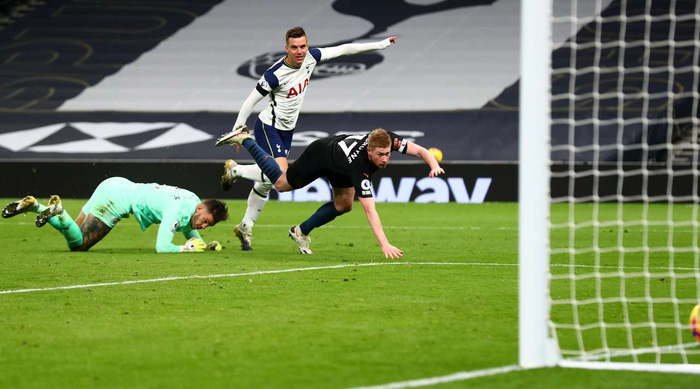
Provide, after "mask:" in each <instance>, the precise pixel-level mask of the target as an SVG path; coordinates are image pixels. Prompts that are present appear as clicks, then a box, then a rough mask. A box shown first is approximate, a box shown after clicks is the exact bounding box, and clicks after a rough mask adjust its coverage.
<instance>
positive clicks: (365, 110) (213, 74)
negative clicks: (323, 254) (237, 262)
mask: <svg viewBox="0 0 700 389" xmlns="http://www.w3.org/2000/svg"><path fill="white" fill-rule="evenodd" d="M585 3H586V2H584V4H580V5H579V6H580V7H581V8H583V15H585V14H586V12H588V13H589V14H592V13H593V12H594V9H593V8H594V6H593V4H592V2H591V4H590V5H586V4H585ZM690 3H691V2H688V4H690ZM606 4H607V5H606V6H607V7H608V10H610V11H611V12H615V7H619V4H618V2H616V1H607V2H606ZM681 4H683V3H681ZM686 5H687V4H686ZM587 7H588V8H590V9H588V10H586V8H587ZM555 8H556V6H555ZM678 8H679V10H677V12H679V13H681V14H682V12H693V7H692V4H691V5H689V6H687V7H681V6H679V7H678ZM519 11H520V4H519V1H515V0H509V1H504V0H500V1H494V0H471V1H467V0H465V1H433V0H406V1H404V0H391V1H389V0H387V1H381V2H364V1H361V2H356V1H351V0H324V1H316V0H300V1H294V2H293V3H287V2H281V1H277V0H260V1H252V0H250V1H222V0H198V1H184V0H183V1H172V2H170V1H150V0H144V1H116V0H115V1H111V0H110V1H107V0H91V1H77V0H3V1H2V2H0V13H1V14H2V17H0V28H2V30H0V40H1V41H2V43H1V46H0V47H2V50H0V59H1V60H0V118H1V120H0V161H1V163H2V165H3V172H4V174H3V181H6V182H16V181H17V180H20V181H21V182H22V185H2V186H0V196H5V197H18V196H23V195H25V194H28V193H33V194H37V195H43V196H46V195H48V194H49V192H51V193H53V192H57V193H62V194H63V196H66V197H88V196H89V195H90V193H91V191H92V189H93V188H94V187H95V186H96V185H97V184H98V183H99V182H100V181H101V180H103V179H104V178H105V177H109V176H114V175H123V176H127V177H130V178H132V179H133V180H135V181H159V182H163V183H170V184H174V185H179V186H183V187H187V188H190V189H192V190H193V191H195V192H197V193H199V194H200V195H201V196H203V197H223V198H245V197H246V196H247V194H248V192H249V184H248V183H245V184H242V185H237V186H236V187H235V188H234V190H233V191H232V192H229V193H224V192H221V191H220V189H219V188H218V184H217V182H218V176H219V174H220V170H221V162H222V161H224V160H225V159H228V158H231V157H234V158H235V157H236V154H235V152H234V151H233V150H232V149H230V148H215V147H213V140H214V139H215V137H217V136H218V135H220V134H222V133H224V132H227V131H228V130H229V129H230V127H231V125H232V123H233V122H234V121H235V117H236V114H237V110H238V109H239V107H240V105H241V104H242V102H243V100H244V99H245V97H247V95H248V93H249V92H250V90H252V88H253V86H254V82H255V80H256V79H257V78H258V77H259V76H260V74H261V72H262V71H264V69H266V68H267V66H269V64H270V62H271V61H274V60H276V59H277V58H279V57H280V56H281V53H282V50H283V45H284V38H283V35H284V31H286V29H287V28H289V27H291V26H293V25H297V24H299V25H303V26H304V27H305V28H306V30H307V34H308V35H309V40H310V44H311V45H312V46H319V47H323V46H330V45H335V44H340V43H344V42H350V41H363V40H369V39H373V40H377V39H381V38H384V37H386V36H389V35H398V36H399V44H398V45H395V46H393V47H391V48H390V49H389V50H386V51H381V52H373V53H367V54H364V55H360V56H352V57H346V58H340V59H336V60H334V61H331V62H328V63H325V64H323V65H322V66H320V67H319V68H318V69H317V70H316V74H314V78H313V79H312V80H313V83H312V89H311V90H310V95H309V96H307V98H306V99H305V102H304V104H305V105H304V107H303V109H302V115H301V118H300V121H299V125H298V128H297V133H296V135H295V139H294V144H293V149H292V151H291V153H290V159H294V158H295V157H296V156H298V155H299V154H300V152H301V150H303V148H304V147H305V146H306V145H308V144H309V143H310V142H311V141H312V140H314V139H316V138H318V137H322V136H325V135H328V134H334V133H347V132H366V131H368V130H371V129H372V128H375V127H385V128H387V129H390V130H392V131H397V132H400V133H403V134H404V135H405V136H407V137H409V138H412V139H414V140H415V141H417V142H418V143H420V144H422V145H424V146H426V147H438V148H440V149H442V151H443V153H444V155H445V162H444V164H445V167H446V170H447V172H448V175H447V177H449V178H452V179H451V180H447V179H442V178H440V179H436V180H425V181H420V180H421V179H423V178H424V177H425V174H424V173H425V172H424V171H423V170H424V169H420V168H419V169H416V167H415V165H411V164H412V163H414V164H415V163H420V162H417V161H407V160H403V161H401V159H402V158H401V157H400V156H398V157H395V158H396V159H397V160H400V162H399V163H397V164H395V166H393V167H392V168H391V169H389V170H387V171H385V172H383V173H384V177H389V179H390V180H391V181H392V184H393V186H392V187H391V188H390V187H389V185H388V181H387V179H386V178H385V181H383V182H380V180H381V177H380V176H379V175H378V177H375V182H374V185H375V189H381V188H377V187H378V186H381V185H382V184H383V183H386V184H387V185H384V187H385V189H384V191H383V196H380V198H379V200H380V201H407V198H406V197H407V196H406V195H405V193H409V192H410V196H409V198H408V200H411V201H414V200H416V199H418V201H456V202H463V203H464V202H475V203H478V202H482V201H515V200H516V199H517V190H516V188H517V180H518V177H517V160H518V152H517V144H518V143H517V142H518V133H517V129H518V97H517V96H518V78H519V67H518V65H519V62H518V61H519V54H520V53H519V47H518V46H519V16H520V14H519ZM690 27H691V28H684V27H683V26H682V25H680V24H679V28H678V31H676V37H678V36H680V35H682V34H686V35H687V34H693V29H692V26H690ZM612 28H614V26H612ZM633 33H634V31H633V30H631V31H630V34H629V35H628V36H630V37H631V39H632V37H633V36H634V34H633ZM657 33H658V34H661V35H662V36H660V37H658V38H663V39H665V38H667V35H668V31H667V30H663V29H654V30H652V40H654V37H653V34H657ZM553 39H554V42H555V45H556V44H557V43H561V42H564V41H566V40H568V39H572V37H571V36H569V33H568V31H554V37H553ZM573 39H576V40H577V41H579V42H586V41H590V40H591V39H593V34H592V32H591V29H587V28H584V29H581V30H580V31H579V33H578V35H577V36H576V37H573ZM586 50H588V51H591V50H593V49H592V48H588V49H582V50H580V52H579V53H578V56H577V58H578V63H577V66H581V67H585V66H589V65H590V63H589V62H590V61H591V58H592V56H591V55H586V53H587V51H586ZM639 50H641V49H639ZM657 52H658V54H659V56H660V58H661V57H663V58H665V56H666V53H665V52H661V51H657ZM589 54H590V53H589ZM686 54H687V53H685V54H684V51H683V50H678V51H677V56H678V58H677V61H678V63H676V64H675V65H676V66H681V65H682V63H681V62H682V61H687V62H688V64H690V63H691V61H692V55H691V56H689V55H686ZM628 57H629V58H626V59H625V61H629V62H630V64H631V62H634V61H635V60H637V59H638V58H636V57H635V56H634V50H628ZM568 58H569V52H568V51H567V50H564V49H561V50H557V51H555V52H554V56H553V60H554V66H555V69H556V67H557V63H558V62H561V63H562V66H568V62H567V61H568ZM610 58H613V57H610ZM611 60H613V59H611ZM614 60H615V61H617V59H616V58H615V59H614ZM650 60H651V63H654V62H653V61H654V58H651V59H650ZM630 64H626V65H630ZM656 76H657V77H655V79H656V78H658V79H659V80H666V79H667V78H668V76H667V75H666V78H664V75H663V74H658V75H656ZM606 77H609V78H610V80H611V82H610V83H609V85H608V84H606V83H605V82H604V80H603V82H602V83H601V85H602V86H603V88H605V87H606V85H608V86H609V87H610V88H611V89H612V88H614V87H616V85H615V81H614V80H617V75H616V74H607V75H606ZM554 81H555V82H554V84H553V90H554V92H555V94H556V91H557V90H566V89H565V88H566V87H567V86H568V81H569V80H568V79H567V78H566V77H559V78H557V79H555V80H554ZM590 81H591V80H584V79H581V80H577V81H576V82H577V83H578V84H580V87H579V88H577V91H579V92H581V93H582V94H583V93H585V90H586V88H589V89H590V88H591V85H592V83H591V82H590ZM638 81H639V82H641V81H640V80H638ZM634 82H635V81H634V78H633V77H629V78H627V79H626V83H629V85H626V87H627V88H630V89H634V88H637V87H639V86H638V85H634ZM578 84H577V85H578ZM657 84H658V87H659V88H665V85H666V83H665V81H663V82H661V81H660V82H658V83H657ZM692 84H693V77H692V73H685V74H684V75H683V76H682V77H678V79H677V80H676V85H677V88H678V92H679V93H681V92H684V91H685V92H688V91H692V90H693V88H696V87H697V86H696V85H695V86H694V85H692ZM651 88H652V92H653V85H652V87H651ZM604 92H605V91H601V93H604ZM685 100H688V99H685ZM691 101H692V97H691ZM525 103H527V102H525ZM607 103H609V104H610V107H609V109H607V108H606V105H605V104H607ZM630 104H632V105H633V106H634V105H639V106H640V107H641V106H642V104H643V102H642V99H638V100H636V101H629V102H627V103H626V106H627V110H626V112H633V111H634V110H633V109H630ZM668 104H675V105H674V107H675V106H678V109H674V115H675V116H679V117H682V116H683V115H685V116H689V113H688V112H686V111H689V108H688V107H685V105H684V99H682V98H681V99H678V101H669V98H668V97H665V98H659V99H654V100H653V101H650V102H649V109H648V110H647V113H648V116H649V118H650V119H653V120H655V122H654V126H653V128H650V130H649V131H648V133H644V129H643V128H642V125H641V124H640V122H632V123H631V124H630V125H629V126H628V127H629V128H626V129H625V139H624V140H623V142H624V143H625V144H627V145H634V144H640V145H641V144H642V143H643V142H642V141H641V138H642V137H643V136H646V137H647V138H648V139H649V140H650V143H651V144H654V143H658V144H663V143H664V142H665V140H666V134H667V132H668V127H669V126H668V125H667V124H668V120H669V118H667V117H666V116H668V115H667V110H666V106H667V105H668ZM616 105H617V102H616V101H615V99H609V100H605V99H603V100H602V101H601V109H600V112H599V118H600V119H601V120H605V119H606V117H611V118H614V117H615V115H617V113H616V109H615V107H616ZM686 105H687V104H686ZM691 105H692V104H691ZM262 106H263V104H262V103H261V104H259V105H258V107H257V110H259V109H261V107H262ZM590 107H591V105H590V104H586V101H580V104H578V105H577V106H576V107H575V108H569V107H568V106H567V105H566V104H562V106H561V107H558V106H556V103H555V107H554V108H555V116H557V115H559V117H562V118H566V117H569V116H570V115H573V117H580V116H581V115H590ZM572 109H573V110H575V111H574V112H572ZM257 110H256V113H257ZM606 115H607V116H606ZM254 118H255V114H254V115H251V118H250V121H251V123H250V124H252V121H253V120H254ZM589 127H592V125H591V126H589ZM690 127H691V126H690V125H688V124H685V125H683V124H679V125H676V126H675V127H674V130H673V131H674V133H673V142H674V143H675V144H677V147H675V148H674V149H673V150H672V154H673V157H672V160H673V161H675V162H678V163H681V164H682V163H687V162H688V161H690V159H691V152H692V151H690V148H689V147H686V146H687V145H688V144H689V138H690V134H691V131H690ZM587 131H588V132H587ZM587 133H588V134H589V135H588V136H587V135H586V134H587ZM590 134H592V129H591V128H588V129H587V128H585V126H583V127H582V128H580V129H579V130H577V135H576V136H577V138H576V142H577V143H581V144H590V142H591V139H589V138H591V136H590ZM600 134H601V139H599V140H598V141H599V144H600V145H601V146H603V147H604V146H605V145H610V144H613V143H614V142H616V138H617V132H616V131H614V129H613V128H611V130H610V131H605V129H601V131H600ZM606 134H609V135H606ZM567 136H568V134H567V132H566V131H556V128H555V129H554V131H553V140H552V143H553V144H554V145H555V146H556V145H557V144H566V143H567V142H568V138H567ZM609 150H610V151H609V152H608V156H607V157H606V154H605V152H604V153H603V154H602V155H601V157H600V161H601V162H602V163H603V164H604V163H605V161H606V158H607V159H609V160H614V159H615V158H616V151H615V149H614V147H613V148H610V149H609ZM668 152H669V150H668V148H667V147H661V148H658V149H654V150H652V151H651V152H650V153H648V155H647V154H645V155H642V154H643V153H642V152H641V146H640V148H638V149H635V148H634V147H632V148H630V149H628V150H627V151H626V155H625V161H628V162H630V163H632V164H634V162H639V161H640V160H641V159H642V158H645V159H647V160H648V161H651V162H654V161H663V160H665V159H666V155H667V153H668ZM243 155H245V154H241V156H239V157H241V158H247V155H245V156H243ZM553 157H554V159H555V160H559V161H562V162H570V155H568V154H567V153H565V152H560V153H555V154H554V155H553ZM592 158H593V155H592V153H577V155H576V156H575V157H574V158H573V159H572V160H575V161H576V162H577V163H581V164H582V166H583V167H582V168H583V169H585V166H586V163H587V162H590V161H591V159H592ZM66 164H68V165H66ZM406 164H408V165H406ZM67 166H70V167H71V172H72V173H71V174H70V176H67V175H66V174H65V171H66V169H65V168H66V167H67ZM603 168H604V166H603ZM651 168H652V169H653V166H651ZM661 168H663V166H661ZM555 169H556V168H555ZM402 179H403V181H402ZM553 185H554V186H553V191H554V192H556V191H557V184H556V182H555V183H553ZM675 185H677V186H679V187H680V186H683V183H682V182H676V183H675ZM689 185H690V184H689ZM411 186H412V187H413V188H412V190H409V189H411V188H410V187H411ZM632 186H633V185H628V187H632ZM652 187H653V186H652ZM400 188H401V189H403V191H400V190H399V189H400ZM563 189H565V188H563ZM319 191H320V192H321V193H319ZM399 192H401V193H404V195H399V194H397V193H399ZM426 194H427V195H426ZM421 195H424V196H421ZM275 196H276V195H275ZM275 196H273V197H275ZM291 196H292V197H286V198H284V199H291V198H294V199H296V200H305V199H310V200H317V199H323V198H324V196H326V193H325V189H324V188H323V185H315V186H312V188H311V189H309V190H306V191H305V192H304V193H296V194H294V195H291Z"/></svg>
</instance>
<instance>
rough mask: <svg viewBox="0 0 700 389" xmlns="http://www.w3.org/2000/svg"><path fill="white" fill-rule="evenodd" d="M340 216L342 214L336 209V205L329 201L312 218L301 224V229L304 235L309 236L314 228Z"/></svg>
mask: <svg viewBox="0 0 700 389" xmlns="http://www.w3.org/2000/svg"><path fill="white" fill-rule="evenodd" d="M339 215H342V213H340V212H338V210H337V209H335V204H333V202H332V201H329V202H327V203H325V204H323V205H322V206H321V207H320V208H319V209H317V210H316V212H315V213H314V214H313V215H311V217H310V218H308V219H306V220H305V221H304V222H303V223H301V224H300V225H299V228H300V229H301V233H302V234H304V235H309V233H310V232H311V231H312V230H313V229H314V228H316V227H321V226H322V225H324V224H328V223H330V222H331V221H333V219H335V218H336V216H339Z"/></svg>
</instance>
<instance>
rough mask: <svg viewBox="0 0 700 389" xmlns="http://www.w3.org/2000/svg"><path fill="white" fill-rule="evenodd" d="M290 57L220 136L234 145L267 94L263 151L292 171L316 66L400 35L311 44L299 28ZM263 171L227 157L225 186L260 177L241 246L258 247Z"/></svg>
mask: <svg viewBox="0 0 700 389" xmlns="http://www.w3.org/2000/svg"><path fill="white" fill-rule="evenodd" d="M285 39H286V41H285V51H286V53H287V55H286V56H285V57H283V58H280V59H279V60H278V61H277V62H275V64H274V65H272V66H271V67H270V68H269V69H267V71H265V73H264V74H263V76H262V77H260V80H258V83H257V84H256V86H255V89H253V91H252V92H251V93H250V95H249V96H248V98H247V99H246V101H245V102H244V103H243V106H242V107H241V109H240V112H239V113H238V117H237V118H236V123H235V124H234V125H233V130H232V131H231V132H229V133H227V134H225V135H223V136H222V137H221V138H220V139H219V143H218V144H223V143H228V139H229V137H230V136H231V135H232V134H235V133H236V132H238V131H240V130H241V129H243V128H246V121H247V119H248V117H249V116H250V113H251V112H252V110H253V107H255V105H256V104H257V103H258V102H260V100H262V99H263V98H265V97H266V96H269V99H270V103H269V104H268V105H267V107H265V109H263V111H262V112H260V115H258V119H257V120H256V122H255V132H254V134H255V141H256V142H257V143H258V145H259V146H260V147H262V149H263V150H264V151H265V152H267V153H268V154H270V155H271V156H273V157H274V158H275V160H276V161H277V164H278V165H279V167H280V168H281V169H282V170H283V171H284V170H287V166H288V165H287V155H288V154H289V149H290V148H291V145H292V136H293V135H294V129H295V127H296V122H297V119H298V117H299V111H300V110H301V105H302V102H303V101H304V96H305V95H306V90H307V88H308V86H309V80H310V78H311V75H312V74H313V71H314V68H315V67H316V65H318V64H319V63H320V62H324V61H327V60H330V59H333V58H336V57H340V56H343V55H352V54H358V53H362V52H366V51H371V50H383V49H385V48H387V47H389V46H390V45H391V44H392V43H396V37H390V38H387V39H384V40H382V41H379V42H371V43H347V44H344V45H340V46H335V47H325V48H309V45H308V41H307V38H306V33H305V32H304V29H303V28H301V27H294V28H292V29H290V30H289V31H287V34H286V36H285ZM261 175H262V172H261V171H260V168H259V167H258V166H257V165H238V164H237V163H236V162H234V161H233V160H228V161H226V163H225V165H224V175H223V176H222V177H221V187H222V188H223V189H224V190H228V189H229V188H230V187H231V185H233V183H235V182H236V180H237V179H238V178H239V177H243V178H246V179H249V180H253V181H257V182H256V183H255V186H254V187H253V189H252V190H251V192H250V195H249V196H248V207H247V209H246V212H245V216H244V217H243V220H242V221H241V223H240V224H238V225H237V226H236V227H235V228H234V233H235V234H236V236H237V237H238V239H240V241H241V248H242V249H243V250H245V251H250V250H252V247H251V245H250V243H251V239H252V236H253V230H252V229H253V225H254V224H255V221H256V220H257V219H258V216H259V215H260V213H261V212H262V209H263V207H264V206H265V203H266V201H267V194H268V193H269V192H270V190H271V189H272V184H271V183H269V182H261Z"/></svg>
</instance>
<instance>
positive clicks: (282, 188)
mask: <svg viewBox="0 0 700 389" xmlns="http://www.w3.org/2000/svg"><path fill="white" fill-rule="evenodd" d="M275 189H277V191H278V192H289V191H290V190H292V189H294V188H292V186H291V185H289V183H288V182H287V180H283V179H281V178H280V179H279V180H277V182H275Z"/></svg>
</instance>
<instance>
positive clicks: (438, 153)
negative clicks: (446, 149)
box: [428, 147, 442, 162]
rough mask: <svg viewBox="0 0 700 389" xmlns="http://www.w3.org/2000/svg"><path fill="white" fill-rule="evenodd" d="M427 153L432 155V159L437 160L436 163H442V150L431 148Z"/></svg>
mask: <svg viewBox="0 0 700 389" xmlns="http://www.w3.org/2000/svg"><path fill="white" fill-rule="evenodd" d="M428 151H429V152H430V154H432V155H433V157H435V159H437V161H438V162H442V150H440V149H438V148H436V147H431V148H429V149H428Z"/></svg>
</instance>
